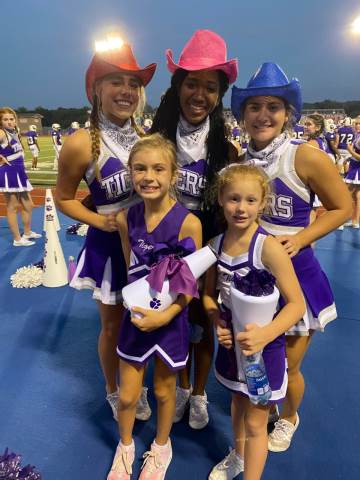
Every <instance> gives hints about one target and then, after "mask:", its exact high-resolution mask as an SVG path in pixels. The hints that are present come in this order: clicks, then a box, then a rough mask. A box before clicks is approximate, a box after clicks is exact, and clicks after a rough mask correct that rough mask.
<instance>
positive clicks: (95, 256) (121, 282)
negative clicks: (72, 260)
mask: <svg viewBox="0 0 360 480" xmlns="http://www.w3.org/2000/svg"><path fill="white" fill-rule="evenodd" d="M126 284H127V272H126V264H125V259H124V255H123V252H122V248H121V240H120V236H119V234H118V232H111V233H109V232H104V231H102V230H98V229H97V228H94V227H89V229H88V233H87V235H86V240H85V245H84V247H83V249H82V250H81V252H80V254H79V257H78V262H77V268H76V271H75V274H74V277H73V279H72V281H71V283H70V286H71V287H74V288H76V289H78V290H82V289H84V288H89V289H91V290H93V298H94V299H95V300H99V301H100V302H101V303H104V304H106V305H117V304H119V303H122V295H121V290H122V289H123V287H124V286H125V285H126Z"/></svg>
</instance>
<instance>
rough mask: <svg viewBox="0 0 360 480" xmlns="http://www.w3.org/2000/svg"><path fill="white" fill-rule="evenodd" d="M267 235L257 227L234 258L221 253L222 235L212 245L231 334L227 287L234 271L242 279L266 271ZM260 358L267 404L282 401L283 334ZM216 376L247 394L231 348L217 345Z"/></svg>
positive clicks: (284, 377) (284, 384)
mask: <svg viewBox="0 0 360 480" xmlns="http://www.w3.org/2000/svg"><path fill="white" fill-rule="evenodd" d="M267 235H268V233H267V232H266V231H265V230H264V229H263V228H261V227H258V229H257V230H256V232H255V234H254V235H253V237H252V239H251V242H250V246H249V251H248V252H246V253H243V254H241V255H239V256H237V257H231V256H230V255H228V254H227V253H225V252H223V251H222V245H223V241H224V234H221V235H218V236H217V237H215V238H214V239H213V240H212V242H211V243H212V245H213V247H214V248H215V250H216V251H217V252H218V255H219V259H218V263H217V271H218V280H217V290H219V297H220V309H221V318H222V319H223V320H224V321H225V322H226V324H227V328H229V329H230V330H231V331H233V329H232V323H231V310H230V306H231V303H230V284H231V281H232V278H233V276H234V273H235V272H236V273H237V274H239V275H241V276H244V275H246V274H247V273H249V271H250V270H254V269H255V270H267V268H266V267H265V266H264V265H263V263H262V261H261V254H262V249H263V245H264V241H265V239H266V237H267ZM262 355H263V359H264V363H265V367H266V372H267V376H268V379H269V384H270V387H271V392H272V393H271V398H270V400H269V403H278V402H280V401H282V400H283V399H284V398H285V394H286V389H287V381H288V379H287V372H286V359H285V335H280V336H279V337H277V338H276V339H275V340H273V341H272V342H270V343H268V344H267V345H266V346H265V348H264V350H263V353H262ZM239 374H240V375H239ZM215 376H216V378H217V380H218V381H219V382H220V383H221V384H222V385H224V386H225V387H227V388H228V389H229V390H231V391H233V392H236V393H240V394H243V395H247V396H248V395H249V392H248V388H247V384H246V380H245V374H244V371H243V369H242V366H239V371H238V365H237V362H236V354H235V350H234V348H233V347H232V348H231V349H227V348H225V347H223V346H222V345H219V348H218V352H217V356H216V360H215Z"/></svg>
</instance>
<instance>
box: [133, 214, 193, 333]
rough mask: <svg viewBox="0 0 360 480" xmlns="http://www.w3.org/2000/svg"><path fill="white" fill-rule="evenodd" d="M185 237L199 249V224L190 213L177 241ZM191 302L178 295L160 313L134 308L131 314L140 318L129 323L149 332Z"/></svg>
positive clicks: (164, 323) (189, 298)
mask: <svg viewBox="0 0 360 480" xmlns="http://www.w3.org/2000/svg"><path fill="white" fill-rule="evenodd" d="M186 237H191V238H192V239H193V240H194V243H195V246H196V249H197V250H198V249H199V248H201V246H202V227H201V222H200V220H199V219H198V218H197V217H196V216H195V215H193V214H192V213H189V215H187V216H186V218H185V220H184V222H183V224H182V226H181V230H180V233H179V240H183V239H184V238H186ZM191 300H192V297H190V296H189V295H179V296H178V298H177V299H176V300H175V302H174V303H172V304H171V305H170V307H168V308H167V309H166V310H162V311H161V312H157V311H154V310H147V309H144V308H140V307H134V308H133V309H132V312H134V313H140V314H141V315H142V317H141V318H137V317H135V316H132V317H131V321H132V322H133V323H134V325H135V326H136V327H138V328H139V329H140V330H142V331H144V332H151V331H153V330H156V329H157V328H159V327H162V326H164V325H167V324H168V323H170V322H171V320H172V319H173V318H174V317H175V316H176V315H178V314H179V313H180V312H181V311H182V310H183V309H184V308H185V307H187V305H188V304H189V303H190V301H191Z"/></svg>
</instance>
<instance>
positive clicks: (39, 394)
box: [0, 208, 360, 480]
mask: <svg viewBox="0 0 360 480" xmlns="http://www.w3.org/2000/svg"><path fill="white" fill-rule="evenodd" d="M42 215H43V211H42V208H38V209H36V210H35V213H34V225H33V227H34V229H35V230H37V231H40V230H41V226H42ZM59 218H60V221H61V223H62V230H61V232H60V238H61V242H62V246H63V250H64V253H65V256H66V257H68V256H69V255H74V256H76V255H77V253H78V251H79V249H80V247H81V244H82V241H83V239H82V237H66V235H65V233H64V230H65V227H66V225H69V224H70V223H72V222H71V220H69V219H67V218H65V217H63V216H62V215H60V216H59ZM43 246H44V242H43V240H40V241H37V245H36V246H34V247H29V248H18V249H16V248H13V247H12V246H11V243H10V233H9V230H8V228H7V226H6V221H5V219H3V218H1V219H0V252H1V253H0V261H1V266H2V271H1V284H0V318H1V324H0V385H1V395H0V451H3V450H4V449H5V447H9V448H10V449H11V450H12V451H15V452H17V453H21V454H22V455H23V463H24V464H25V463H32V464H34V465H36V466H37V467H38V469H39V470H40V471H41V472H42V474H43V479H44V480H65V479H66V480H75V479H87V480H102V479H105V478H106V473H107V471H108V469H109V467H110V465H111V461H112V457H113V453H114V450H115V447H116V444H117V441H118V434H117V427H116V424H115V422H114V420H113V419H112V416H111V412H110V409H109V408H108V406H107V405H106V403H105V399H104V385H103V381H102V377H101V372H100V368H99V365H98V360H97V348H96V342H97V334H98V329H99V324H98V315H97V310H96V306H95V304H94V302H93V301H92V300H91V299H90V293H89V292H88V291H85V292H77V291H73V290H72V289H70V288H69V287H67V286H66V287H61V288H55V289H50V288H45V287H39V288H36V289H31V290H17V289H13V288H12V287H11V286H10V284H9V277H10V275H11V274H12V273H13V272H14V271H15V270H16V268H18V267H20V266H24V265H28V264H30V263H33V262H36V261H38V260H40V259H41V258H42V256H43ZM359 250H360V231H358V230H353V229H345V230H344V231H343V232H340V231H336V232H333V233H332V234H330V235H328V236H327V237H326V238H324V239H322V240H321V241H319V242H318V243H317V245H316V251H317V256H318V258H319V260H320V262H321V263H322V265H323V267H324V269H325V270H326V272H327V274H328V276H329V278H330V281H331V284H332V287H333V289H334V292H335V296H336V301H337V306H338V313H339V319H338V320H337V321H335V322H332V323H331V324H330V325H329V326H328V327H327V329H326V333H325V334H324V335H321V334H317V335H316V336H315V338H314V341H313V344H312V346H311V347H310V351H309V353H308V355H307V357H306V359H305V362H304V369H303V370H304V374H305V378H306V382H307V389H306V394H305V399H304V402H303V405H302V407H301V410H300V412H299V413H300V419H301V423H300V426H299V429H298V431H297V433H296V436H295V437H294V443H293V445H292V447H291V448H290V449H289V450H288V451H287V452H285V453H280V454H275V453H272V454H270V455H269V458H268V462H267V466H266V469H265V473H264V475H263V479H264V480H273V479H278V480H281V479H284V480H287V479H291V480H325V479H326V480H336V479H346V480H357V479H358V478H359V471H360V456H359V453H358V450H359V431H360V407H359V402H358V393H359V385H360V369H359V359H358V352H359V346H358V345H359V338H360V309H359V307H358V300H359V296H360V290H359V278H360V275H359V272H360V255H359ZM150 375H151V369H150V370H149V372H148V376H150ZM150 391H151V388H150ZM207 393H208V398H209V401H210V404H209V411H210V415H211V421H210V424H209V425H208V427H207V428H205V429H204V430H203V431H200V432H195V431H193V430H191V429H190V427H189V426H188V425H187V424H186V421H185V420H184V421H182V422H181V423H179V424H177V425H175V426H174V428H173V432H172V440H173V448H174V457H173V461H172V463H171V465H170V467H169V470H168V474H167V479H169V480H183V479H185V478H186V479H187V480H205V479H206V478H207V475H208V473H209V471H210V469H211V467H212V466H213V465H214V463H216V462H218V461H219V460H220V459H221V458H222V457H223V455H224V454H225V453H226V452H227V448H228V445H230V444H231V430H230V418H229V398H228V394H227V392H225V390H224V389H223V388H222V387H220V386H219V385H218V384H217V383H216V381H215V379H214V377H213V375H211V378H210V381H209V385H208V388H207ZM151 402H152V404H153V398H152V396H151ZM154 429H155V414H153V416H152V418H151V420H150V421H149V422H147V423H138V424H137V425H136V428H135V441H136V447H137V458H136V462H135V474H134V475H133V478H137V476H136V475H137V474H138V472H139V468H140V465H141V455H142V453H143V452H144V451H145V450H146V449H147V448H148V446H149V444H150V442H151V440H152V438H153V436H154ZM239 478H241V476H240V477H239Z"/></svg>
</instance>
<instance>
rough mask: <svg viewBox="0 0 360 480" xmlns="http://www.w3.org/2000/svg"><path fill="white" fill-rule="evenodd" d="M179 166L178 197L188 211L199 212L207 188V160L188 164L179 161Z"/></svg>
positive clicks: (202, 159)
mask: <svg viewBox="0 0 360 480" xmlns="http://www.w3.org/2000/svg"><path fill="white" fill-rule="evenodd" d="M178 165H179V173H178V180H177V184H176V191H177V197H178V199H179V201H180V202H181V204H182V205H184V207H186V208H187V209H189V210H195V211H199V210H201V206H202V203H203V199H204V192H205V187H206V173H207V168H208V164H207V160H206V159H205V158H201V159H199V160H196V161H194V162H191V163H186V164H181V163H180V162H179V161H178Z"/></svg>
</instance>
